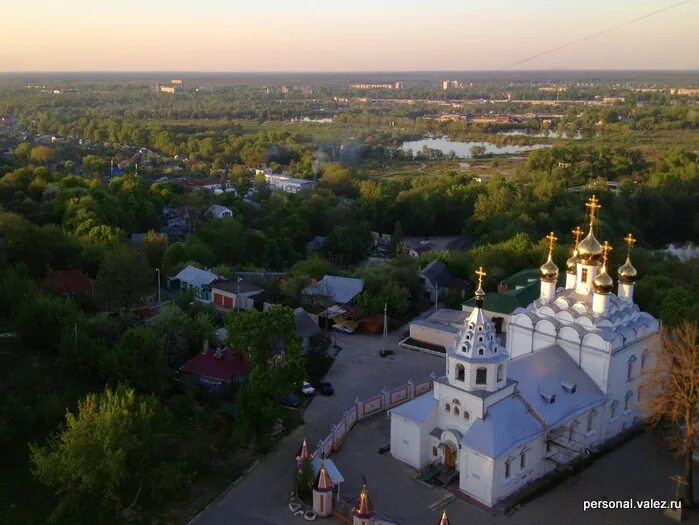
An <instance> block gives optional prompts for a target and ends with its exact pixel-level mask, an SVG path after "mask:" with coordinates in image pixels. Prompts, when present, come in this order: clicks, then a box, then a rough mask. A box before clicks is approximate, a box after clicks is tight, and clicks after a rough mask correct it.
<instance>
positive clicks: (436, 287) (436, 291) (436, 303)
mask: <svg viewBox="0 0 699 525" xmlns="http://www.w3.org/2000/svg"><path fill="white" fill-rule="evenodd" d="M438 309H439V283H438V282H435V283H434V312H435V313H437V310H438Z"/></svg>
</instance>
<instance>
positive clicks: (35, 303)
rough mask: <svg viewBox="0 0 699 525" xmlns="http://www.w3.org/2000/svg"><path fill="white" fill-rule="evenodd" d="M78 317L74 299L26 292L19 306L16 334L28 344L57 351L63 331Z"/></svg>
mask: <svg viewBox="0 0 699 525" xmlns="http://www.w3.org/2000/svg"><path fill="white" fill-rule="evenodd" d="M77 317H78V309H77V307H76V305H75V303H73V302H72V301H71V300H69V299H63V298H61V297H52V296H49V295H45V294H43V293H41V292H36V293H34V294H32V295H28V296H25V300H24V301H23V302H22V303H21V304H20V306H19V312H18V313H17V335H18V336H19V337H20V339H21V340H22V342H23V343H24V344H25V345H26V346H27V347H29V348H33V349H36V350H51V351H55V350H57V349H58V345H59V343H60V340H61V333H62V331H63V330H64V328H66V327H70V326H72V325H73V324H74V323H75V321H76V320H77Z"/></svg>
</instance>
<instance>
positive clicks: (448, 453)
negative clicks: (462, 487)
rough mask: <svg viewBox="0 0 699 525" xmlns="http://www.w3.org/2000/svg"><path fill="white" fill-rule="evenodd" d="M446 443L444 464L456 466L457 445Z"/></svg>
mask: <svg viewBox="0 0 699 525" xmlns="http://www.w3.org/2000/svg"><path fill="white" fill-rule="evenodd" d="M443 445H444V464H445V465H446V466H448V467H452V468H453V467H456V447H455V446H454V445H453V444H451V443H443Z"/></svg>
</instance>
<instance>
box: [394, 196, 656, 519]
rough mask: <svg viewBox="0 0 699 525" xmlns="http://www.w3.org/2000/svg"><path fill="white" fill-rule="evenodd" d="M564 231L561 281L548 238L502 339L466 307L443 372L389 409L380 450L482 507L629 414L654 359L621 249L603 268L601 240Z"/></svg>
mask: <svg viewBox="0 0 699 525" xmlns="http://www.w3.org/2000/svg"><path fill="white" fill-rule="evenodd" d="M587 207H588V208H589V231H588V234H587V236H586V237H585V238H584V239H583V240H582V241H580V237H581V236H582V234H583V233H584V232H583V231H582V230H581V229H580V228H576V229H575V230H574V231H573V235H574V237H575V244H574V250H573V255H572V257H571V258H570V259H568V261H567V263H566V282H565V287H561V288H558V289H557V288H556V283H557V281H558V277H559V270H558V268H557V267H556V265H555V264H554V262H553V260H552V253H553V247H554V245H555V241H556V238H555V236H554V235H553V232H552V233H551V234H549V236H547V239H548V241H549V253H548V259H547V261H546V262H545V263H544V264H543V265H542V266H541V268H540V281H541V291H540V296H539V298H538V299H536V300H535V301H534V302H533V303H531V304H530V305H529V306H527V307H526V308H519V309H517V310H515V311H514V312H513V314H512V316H511V318H510V323H509V327H508V332H507V336H506V340H505V341H504V344H503V341H501V340H500V339H499V338H498V335H497V334H496V330H495V326H494V325H493V323H492V320H491V319H489V318H488V317H487V316H486V315H485V313H484V311H483V296H484V295H485V293H484V291H483V289H482V278H483V277H484V276H485V272H484V271H483V269H482V268H480V269H479V270H478V271H477V272H476V273H477V275H478V278H479V285H478V290H477V291H476V307H475V308H474V309H473V311H472V312H471V313H470V315H469V317H468V318H466V320H465V321H464V324H463V326H462V327H461V329H460V330H459V333H458V334H457V335H456V337H455V339H454V344H453V346H450V347H448V348H447V352H446V363H445V364H446V367H445V372H446V373H445V375H444V376H442V377H440V378H437V379H436V380H435V383H434V389H433V391H432V392H430V393H427V394H424V395H422V396H420V397H417V398H415V399H413V400H412V401H410V402H408V403H405V404H403V405H400V406H398V407H396V408H394V409H392V410H391V412H390V413H391V454H392V455H393V457H395V458H396V459H399V460H401V461H403V462H405V463H407V464H409V465H410V466H412V467H413V468H415V469H418V470H422V469H425V468H427V467H430V466H431V465H434V464H443V465H444V467H442V469H445V468H446V469H449V470H450V471H451V469H453V471H452V472H454V473H456V474H458V478H459V481H458V483H459V488H460V490H461V491H463V492H464V493H466V494H467V495H469V496H471V497H472V498H474V499H476V500H477V501H479V502H481V503H483V504H485V505H487V506H493V505H495V504H496V503H497V502H498V501H500V500H502V499H504V498H506V497H507V496H509V495H511V494H513V493H514V492H516V491H518V490H519V489H521V488H522V487H524V486H525V485H527V484H528V483H530V482H532V481H534V480H535V479H537V478H540V477H541V476H544V475H546V474H547V473H549V472H551V471H552V470H554V469H556V468H558V467H560V466H564V465H566V464H567V463H570V462H571V461H573V460H575V459H576V458H577V457H579V456H580V455H582V454H586V453H589V452H590V451H594V450H595V449H597V448H598V447H599V446H600V445H602V444H603V443H604V442H606V441H608V440H609V439H611V438H613V437H614V436H616V435H618V434H619V433H621V432H623V431H624V430H626V429H628V428H631V427H632V426H634V425H636V424H638V423H639V422H640V421H641V417H642V416H641V411H640V409H639V403H640V401H641V399H642V398H643V391H642V381H643V377H644V374H645V373H646V372H647V371H648V370H649V369H650V368H651V367H652V366H653V364H654V350H655V348H656V346H657V345H658V339H659V338H658V333H659V324H658V322H657V320H655V319H654V318H653V317H652V316H651V315H649V314H647V313H645V312H641V311H640V309H639V308H638V306H637V305H636V304H635V303H634V302H633V289H634V283H635V280H636V277H637V272H636V270H635V268H634V267H633V266H632V264H631V259H630V252H631V248H632V246H633V243H634V242H635V239H633V237H632V236H631V235H630V234H629V235H628V236H627V237H626V238H625V240H626V242H627V244H628V254H627V259H626V263H625V264H624V265H623V266H621V267H620V268H619V269H618V271H617V276H618V287H617V290H616V293H614V292H613V287H614V283H613V280H612V278H611V276H610V274H609V272H608V255H609V252H610V251H611V246H610V245H609V244H608V243H607V242H605V243H603V244H600V243H599V242H598V241H597V239H596V238H595V235H594V226H595V216H596V212H597V210H598V209H599V207H600V206H599V203H598V201H597V199H596V198H595V197H594V196H593V197H592V198H591V199H590V200H589V201H588V203H587Z"/></svg>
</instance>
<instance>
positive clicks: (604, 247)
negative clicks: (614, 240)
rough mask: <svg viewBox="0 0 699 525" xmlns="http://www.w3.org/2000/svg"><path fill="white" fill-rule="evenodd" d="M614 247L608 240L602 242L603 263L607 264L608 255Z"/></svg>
mask: <svg viewBox="0 0 699 525" xmlns="http://www.w3.org/2000/svg"><path fill="white" fill-rule="evenodd" d="M613 249H614V248H612V245H611V244H609V243H608V242H607V241H604V242H603V243H602V264H603V265H605V266H606V265H607V257H609V252H611V251H612V250H613Z"/></svg>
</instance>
